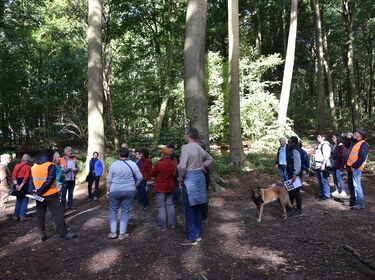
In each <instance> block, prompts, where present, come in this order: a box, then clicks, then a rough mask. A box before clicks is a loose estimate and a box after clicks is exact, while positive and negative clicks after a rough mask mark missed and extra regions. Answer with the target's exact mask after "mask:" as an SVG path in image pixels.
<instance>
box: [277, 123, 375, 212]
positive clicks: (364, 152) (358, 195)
mask: <svg viewBox="0 0 375 280" xmlns="http://www.w3.org/2000/svg"><path fill="white" fill-rule="evenodd" d="M366 137H367V132H366V131H365V130H363V129H357V130H356V131H355V132H354V133H348V134H346V139H345V143H341V137H340V135H338V134H336V135H333V136H332V143H330V142H329V141H328V139H327V135H325V134H319V135H318V136H317V142H318V145H317V146H316V148H315V153H314V169H315V174H316V177H317V179H318V183H319V194H318V195H317V198H318V199H319V201H325V200H329V199H331V195H332V196H339V197H343V198H346V197H347V195H348V193H347V191H346V187H345V183H344V180H343V178H342V172H343V170H344V169H345V170H346V172H347V176H348V184H347V185H348V188H349V195H350V199H349V201H346V202H344V204H343V205H345V206H351V207H352V209H354V210H359V209H363V208H365V203H364V195H363V189H362V185H361V175H362V170H363V169H364V167H365V165H366V160H367V157H368V152H369V146H368V143H367V142H366V140H365V138H366ZM279 142H280V147H279V149H278V151H277V159H276V168H277V169H278V170H279V175H280V179H281V181H282V183H283V184H285V182H286V181H287V180H288V179H292V180H295V179H296V178H297V177H298V176H299V177H301V176H302V172H303V170H302V167H301V166H302V158H303V153H302V148H301V147H302V145H301V143H298V138H297V137H295V136H292V137H290V139H289V142H288V144H287V143H286V139H285V138H284V137H282V138H280V139H279ZM330 173H332V176H333V183H334V184H333V185H334V188H335V190H334V192H332V193H331V191H330V186H329V181H328V177H329V175H330ZM289 196H290V198H291V201H292V203H293V201H294V200H296V203H297V208H296V211H297V213H301V212H302V208H301V196H300V187H298V188H295V189H293V190H291V191H289Z"/></svg>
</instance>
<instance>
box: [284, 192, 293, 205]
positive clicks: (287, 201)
mask: <svg viewBox="0 0 375 280" xmlns="http://www.w3.org/2000/svg"><path fill="white" fill-rule="evenodd" d="M286 205H287V206H288V207H289V208H293V207H294V206H293V204H292V202H291V201H290V198H289V194H287V195H286Z"/></svg>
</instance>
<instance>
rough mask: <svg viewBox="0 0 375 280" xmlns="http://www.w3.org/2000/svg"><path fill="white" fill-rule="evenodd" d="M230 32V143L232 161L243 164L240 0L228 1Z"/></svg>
mask: <svg viewBox="0 0 375 280" xmlns="http://www.w3.org/2000/svg"><path fill="white" fill-rule="evenodd" d="M228 33H229V145H230V163H231V164H233V165H237V166H238V165H241V163H242V161H243V160H244V159H245V154H244V151H243V146H242V133H241V118H240V111H241V109H240V73H239V71H240V70H239V65H240V45H239V40H240V36H239V26H238V0H230V1H228Z"/></svg>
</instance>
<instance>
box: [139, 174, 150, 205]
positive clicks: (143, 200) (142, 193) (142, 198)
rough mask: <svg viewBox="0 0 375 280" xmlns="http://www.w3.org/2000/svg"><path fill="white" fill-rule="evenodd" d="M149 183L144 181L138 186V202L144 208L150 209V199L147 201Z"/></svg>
mask: <svg viewBox="0 0 375 280" xmlns="http://www.w3.org/2000/svg"><path fill="white" fill-rule="evenodd" d="M146 186H147V181H146V180H142V181H141V183H140V184H139V186H138V194H137V196H138V202H139V203H140V204H141V205H142V206H143V207H149V203H148V199H147V191H146Z"/></svg>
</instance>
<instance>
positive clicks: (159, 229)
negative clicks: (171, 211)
mask: <svg viewBox="0 0 375 280" xmlns="http://www.w3.org/2000/svg"><path fill="white" fill-rule="evenodd" d="M155 229H156V230H157V231H166V230H167V228H162V227H159V226H156V227H155Z"/></svg>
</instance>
